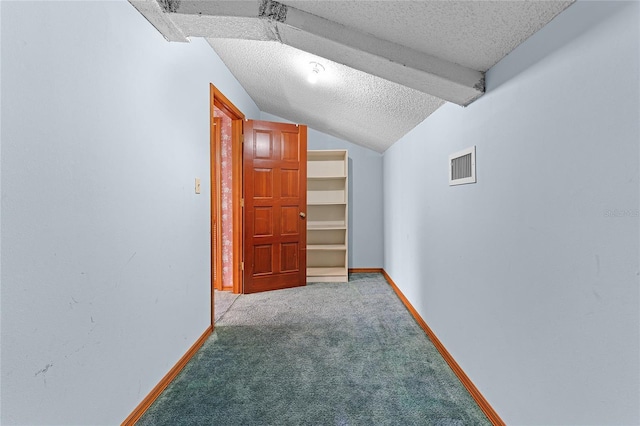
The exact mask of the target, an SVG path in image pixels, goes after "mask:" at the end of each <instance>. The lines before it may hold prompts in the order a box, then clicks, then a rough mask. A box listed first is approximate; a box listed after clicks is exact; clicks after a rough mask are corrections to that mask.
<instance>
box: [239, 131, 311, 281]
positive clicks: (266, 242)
mask: <svg viewBox="0 0 640 426" xmlns="http://www.w3.org/2000/svg"><path fill="white" fill-rule="evenodd" d="M243 157H244V179H243V181H244V229H245V231H244V292H245V293H255V292H258V291H266V290H277V289H282V288H289V287H297V286H303V285H305V284H306V281H307V279H306V278H307V277H306V275H307V271H306V265H307V256H306V254H307V250H306V245H307V244H306V241H307V222H306V218H305V216H306V207H307V127H306V126H296V125H294V124H284V123H271V122H267V121H251V120H249V121H246V122H245V123H244V155H243Z"/></svg>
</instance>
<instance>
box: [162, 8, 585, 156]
mask: <svg viewBox="0 0 640 426" xmlns="http://www.w3.org/2000/svg"><path fill="white" fill-rule="evenodd" d="M162 1H163V2H164V3H166V4H167V5H171V4H173V3H174V2H172V1H170V0H162ZM572 2H573V1H533V2H525V1H479V2H471V1H446V2H442V1H360V0H350V1H330V2H329V1H321V0H293V1H286V2H284V3H283V2H275V1H271V0H260V1H258V0H254V1H236V2H224V1H211V2H198V1H193V0H182V1H181V2H179V7H178V8H177V9H178V10H177V13H170V14H168V15H167V16H169V17H170V19H171V21H172V22H173V23H174V24H175V25H176V26H177V27H178V28H180V29H181V31H182V32H183V33H184V34H185V35H186V36H194V37H198V36H200V37H206V38H207V40H208V41H209V44H210V45H211V46H212V47H213V49H214V50H215V51H216V53H217V54H218V55H219V56H220V58H221V59H222V60H223V61H224V62H225V64H226V65H227V67H228V68H229V69H230V70H231V72H232V73H233V75H234V76H235V77H236V78H237V79H238V81H239V82H240V84H242V86H243V87H244V88H245V89H246V90H247V92H248V93H249V95H250V96H251V98H252V99H253V100H254V101H255V102H256V104H257V105H258V107H259V108H260V109H261V110H262V111H264V112H267V113H271V114H275V115H278V116H281V117H283V118H285V119H287V120H290V121H293V122H298V123H303V124H307V125H309V126H311V127H313V128H315V129H317V130H320V131H322V132H324V133H327V134H330V135H332V136H336V137H339V138H342V139H345V140H348V141H351V142H353V143H356V144H359V145H361V146H364V147H367V148H371V149H373V150H376V151H378V152H383V151H385V150H386V149H387V148H388V147H389V146H391V145H392V144H393V143H395V142H396V141H397V140H398V139H399V138H401V137H402V136H404V135H405V134H406V133H407V132H408V131H410V130H411V129H413V128H414V127H415V126H416V125H417V124H418V123H420V122H422V121H423V120H424V119H425V118H427V117H428V116H429V115H430V114H431V113H433V112H434V111H435V110H436V109H438V108H439V107H440V106H441V105H442V104H443V103H444V102H445V101H443V100H442V98H445V99H448V100H450V101H454V102H456V103H458V104H459V105H468V104H469V103H470V102H473V100H475V99H476V98H477V97H478V96H479V95H481V94H482V91H483V90H484V84H483V83H484V79H480V80H478V81H477V82H472V83H470V84H469V87H472V88H474V89H476V90H477V91H478V92H476V95H472V96H471V97H468V95H466V94H461V92H460V90H461V89H460V88H461V86H459V85H457V83H455V80H456V77H455V76H453V74H454V73H455V72H456V70H455V69H453V68H449V69H448V70H447V71H445V74H443V75H441V76H440V77H435V78H431V79H427V78H426V76H427V75H426V74H421V73H420V71H417V70H418V69H419V68H420V64H421V63H430V62H431V63H432V65H433V60H429V59H418V58H419V57H420V55H423V54H425V55H430V57H435V58H437V59H438V60H443V61H447V63H449V64H451V65H452V66H453V67H457V66H462V67H465V68H464V69H468V70H475V71H472V72H484V71H486V70H488V69H489V68H491V67H492V66H493V65H495V64H496V63H497V62H498V61H500V60H501V59H502V58H503V57H505V56H506V55H507V54H509V52H511V51H512V50H513V49H514V48H515V47H517V46H518V45H519V44H521V43H522V42H523V41H524V40H526V39H527V38H528V37H530V36H531V35H532V34H534V33H535V32H536V31H538V30H539V29H540V28H542V27H543V26H544V25H546V24H547V23H548V22H549V21H550V20H552V19H553V18H554V17H555V16H556V15H557V14H558V13H560V12H562V11H563V10H564V9H565V8H567V7H568V6H570V5H571V4H572ZM165 10H166V9H165ZM296 10H298V11H302V12H298V15H300V13H303V12H304V13H309V14H312V15H315V16H319V17H321V18H323V19H326V20H327V21H317V20H316V21H314V25H315V26H313V30H312V32H307V31H305V30H300V29H299V28H297V27H296V26H295V24H291V23H289V22H288V21H291V20H292V19H293V18H291V16H290V15H291V14H292V13H293V12H295V11H296ZM259 17H262V18H263V19H259ZM310 18H312V17H311V16H309V15H306V17H304V18H303V20H304V19H310ZM313 18H315V17H313ZM294 21H295V20H294ZM318 22H320V23H319V24H318ZM323 22H326V25H323ZM331 23H333V24H331ZM334 24H338V27H336V26H335V25H334ZM342 27H344V28H346V29H349V30H350V31H355V32H356V33H357V34H363V35H365V38H364V39H363V40H365V42H364V43H365V44H364V45H363V44H360V45H358V46H359V47H355V45H354V46H351V47H353V48H352V49H346V50H345V49H342V47H344V46H342V45H339V44H337V43H336V42H335V41H331V40H328V39H327V38H325V36H323V35H322V34H323V32H327V31H329V32H331V31H340V29H341V28H342ZM350 34H355V33H350ZM329 37H330V36H329ZM366 37H370V38H369V39H367V38H366ZM376 40H378V41H377V42H376ZM380 40H385V41H388V42H391V43H395V45H396V46H397V47H398V49H401V48H406V49H410V50H407V51H406V52H409V53H407V54H405V55H404V56H402V55H400V56H394V55H393V54H392V53H393V52H389V53H388V54H387V53H384V54H383V56H384V57H385V58H394V59H385V60H382V61H378V62H375V61H373V62H372V59H375V58H374V57H372V56H371V54H370V53H368V47H367V44H368V46H369V47H373V46H374V45H375V46H379V45H380ZM359 42H360V43H361V42H362V40H360V41H359ZM346 43H347V44H348V43H350V41H349V40H347V41H346ZM291 46H297V47H298V48H299V49H296V48H293V47H291ZM391 46H393V45H391ZM300 49H302V50H300ZM304 50H310V51H313V52H315V55H314V54H311V53H306V52H305V51H304ZM373 50H375V49H373ZM388 50H393V47H389V49H388ZM338 51H340V53H337V52H338ZM411 52H415V54H413V53H411ZM318 55H319V56H318ZM320 56H325V57H331V58H332V59H333V60H334V61H336V62H332V61H330V60H328V59H325V58H322V57H320ZM310 61H317V62H320V63H322V65H323V66H324V67H325V68H326V70H327V71H326V73H324V74H323V75H321V80H320V82H319V83H318V84H316V85H310V84H308V83H307V81H306V75H307V74H308V72H309V68H308V64H309V62H310ZM416 61H418V62H417V63H416ZM421 61H422V62H421ZM346 63H349V64H350V65H351V66H353V67H355V68H358V70H356V69H354V68H351V67H348V66H345V65H343V64H346ZM416 64H417V65H416ZM359 70H365V71H367V72H363V71H359ZM399 75H402V76H403V77H402V78H400V77H396V76H399ZM381 76H384V77H386V78H383V77H381ZM387 79H394V80H395V82H392V81H389V80H387ZM400 83H402V84H403V85H401V84H400ZM404 84H407V85H409V86H411V87H413V88H415V89H420V90H415V89H412V88H409V87H406V86H404ZM462 90H464V87H462ZM425 92H426V93H425ZM463 93H464V92H463ZM434 94H437V96H441V97H442V98H440V97H436V96H434ZM448 94H451V95H450V96H451V97H448V96H446V95H448ZM457 99H462V101H458V100H457ZM465 99H466V100H465Z"/></svg>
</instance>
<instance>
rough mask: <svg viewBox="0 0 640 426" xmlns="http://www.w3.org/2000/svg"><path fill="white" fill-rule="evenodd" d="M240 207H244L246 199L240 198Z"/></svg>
mask: <svg viewBox="0 0 640 426" xmlns="http://www.w3.org/2000/svg"><path fill="white" fill-rule="evenodd" d="M240 207H244V198H240Z"/></svg>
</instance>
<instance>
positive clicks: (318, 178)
mask: <svg viewBox="0 0 640 426" xmlns="http://www.w3.org/2000/svg"><path fill="white" fill-rule="evenodd" d="M346 178H347V177H346V176H307V179H309V180H333V179H336V180H337V179H346Z"/></svg>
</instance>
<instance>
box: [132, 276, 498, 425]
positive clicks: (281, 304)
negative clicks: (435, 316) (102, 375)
mask: <svg viewBox="0 0 640 426" xmlns="http://www.w3.org/2000/svg"><path fill="white" fill-rule="evenodd" d="M138 424H139V425H141V426H142V425H345V426H346V425H438V426H452V425H456V426H457V425H487V424H490V423H489V421H488V420H487V418H486V417H485V416H484V414H483V413H482V411H480V409H479V408H478V406H477V405H476V404H475V402H474V401H473V399H472V398H471V397H470V396H469V394H468V393H467V391H466V389H465V388H464V387H463V386H462V385H461V384H460V382H459V381H458V379H457V378H456V377H455V375H454V374H453V372H452V371H451V369H450V368H449V367H448V366H447V364H446V363H445V362H444V360H443V359H442V357H440V355H439V354H438V352H437V350H436V349H435V348H434V346H433V345H432V344H431V342H430V341H429V339H428V338H427V337H426V335H425V334H424V332H423V331H422V329H421V328H420V327H419V326H418V325H417V324H416V322H415V321H414V320H413V318H412V317H411V315H410V314H409V312H408V311H407V310H406V309H405V307H404V306H403V305H402V303H401V302H400V300H399V299H398V298H397V297H396V295H395V293H394V292H393V290H392V289H391V287H390V286H389V285H388V284H387V283H386V281H385V280H384V278H383V277H382V275H380V274H354V275H352V276H351V281H350V282H349V283H335V284H334V283H326V284H323V283H314V284H308V285H307V286H306V287H301V288H297V289H289V290H279V291H271V292H265V293H258V294H251V295H242V296H240V297H238V299H236V300H235V302H234V303H233V306H231V308H230V309H229V310H228V311H227V312H226V313H225V314H224V316H223V317H222V318H221V319H220V321H219V322H218V323H217V324H216V328H215V332H214V334H213V335H212V336H211V338H210V339H209V340H208V341H207V342H206V343H205V344H204V346H203V347H202V349H200V351H199V352H198V354H197V355H196V356H195V357H194V358H193V359H192V361H191V362H190V363H189V364H188V365H187V366H186V367H185V368H184V370H183V371H182V372H181V373H180V375H179V376H178V377H177V378H176V380H174V381H173V383H172V384H171V385H170V386H169V387H168V388H167V389H166V390H165V391H164V392H163V393H162V395H161V396H160V397H159V398H158V399H157V401H156V402H155V403H154V404H153V405H152V406H151V407H150V408H149V410H148V411H147V413H146V414H145V415H144V416H143V417H142V419H140V421H139V422H138Z"/></svg>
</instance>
